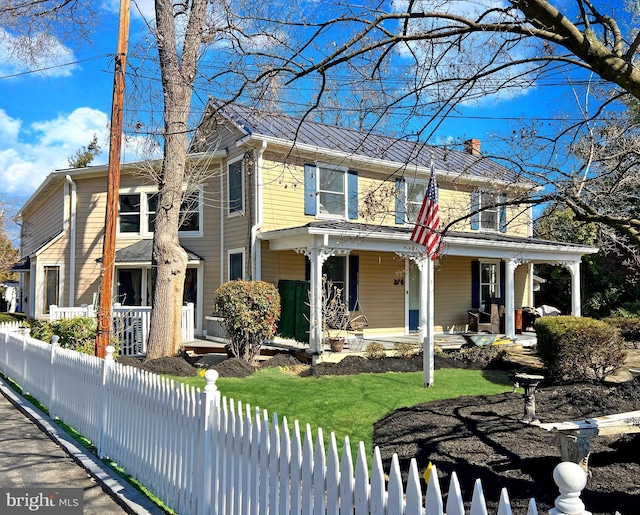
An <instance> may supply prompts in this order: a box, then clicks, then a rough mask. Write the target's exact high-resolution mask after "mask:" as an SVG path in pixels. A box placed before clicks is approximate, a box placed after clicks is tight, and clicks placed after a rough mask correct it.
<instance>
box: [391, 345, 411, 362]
mask: <svg viewBox="0 0 640 515" xmlns="http://www.w3.org/2000/svg"><path fill="white" fill-rule="evenodd" d="M393 350H394V351H395V353H396V356H398V357H399V358H402V359H411V358H412V357H413V356H415V354H416V346H415V345H414V344H413V343H408V342H396V343H394V344H393Z"/></svg>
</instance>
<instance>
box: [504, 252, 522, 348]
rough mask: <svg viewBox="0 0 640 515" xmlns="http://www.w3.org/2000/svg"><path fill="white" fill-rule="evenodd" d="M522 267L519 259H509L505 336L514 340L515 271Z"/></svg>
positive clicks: (506, 278) (506, 280) (505, 302)
mask: <svg viewBox="0 0 640 515" xmlns="http://www.w3.org/2000/svg"><path fill="white" fill-rule="evenodd" d="M518 265H520V260H518V259H507V263H506V266H505V278H504V279H505V285H504V293H505V296H506V298H505V299H504V309H505V312H504V334H505V336H506V337H507V338H511V339H512V340H513V339H514V338H515V336H516V320H515V301H514V289H515V281H514V276H515V271H516V268H517V267H518Z"/></svg>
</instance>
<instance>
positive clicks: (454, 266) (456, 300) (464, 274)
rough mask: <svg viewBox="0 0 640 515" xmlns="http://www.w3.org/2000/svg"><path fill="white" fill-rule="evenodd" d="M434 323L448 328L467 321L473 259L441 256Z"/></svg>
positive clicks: (436, 277)
mask: <svg viewBox="0 0 640 515" xmlns="http://www.w3.org/2000/svg"><path fill="white" fill-rule="evenodd" d="M434 288H435V291H434V299H435V311H434V325H437V326H442V328H443V330H446V329H447V328H448V327H450V326H452V325H464V324H466V323H467V310H469V309H471V259H469V258H467V257H459V256H444V257H442V258H440V266H439V267H437V268H436V270H435V274H434Z"/></svg>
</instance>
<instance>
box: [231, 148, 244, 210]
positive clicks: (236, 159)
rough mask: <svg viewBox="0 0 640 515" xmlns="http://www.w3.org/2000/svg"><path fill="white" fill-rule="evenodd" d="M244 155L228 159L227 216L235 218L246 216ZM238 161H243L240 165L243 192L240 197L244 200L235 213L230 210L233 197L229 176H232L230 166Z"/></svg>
mask: <svg viewBox="0 0 640 515" xmlns="http://www.w3.org/2000/svg"><path fill="white" fill-rule="evenodd" d="M243 159H244V156H238V157H234V158H233V159H229V161H227V188H226V195H227V209H226V211H227V218H235V217H236V216H244V213H245V203H246V202H245V201H246V198H245V190H244V189H245V181H244V161H243ZM238 161H242V163H241V167H240V183H241V192H240V198H241V200H242V207H241V209H240V210H239V211H234V212H233V213H232V212H231V211H229V210H230V209H231V197H230V196H229V187H230V181H229V176H230V172H229V168H230V167H231V165H233V164H235V163H237V162H238Z"/></svg>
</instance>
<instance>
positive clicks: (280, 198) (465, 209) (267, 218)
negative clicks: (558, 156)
mask: <svg viewBox="0 0 640 515" xmlns="http://www.w3.org/2000/svg"><path fill="white" fill-rule="evenodd" d="M279 157H280V156H279V155H277V154H274V153H269V152H266V153H265V156H264V163H263V182H264V197H263V200H264V223H263V227H262V230H263V231H269V230H274V229H281V228H286V227H296V226H300V225H304V224H307V223H309V222H311V221H314V220H316V219H318V217H316V216H308V215H305V214H304V164H305V163H307V164H310V163H311V164H312V163H314V162H315V161H314V160H313V159H307V160H305V159H302V158H298V159H292V158H290V157H289V158H288V160H287V163H286V164H283V163H282V162H281V161H278V158H279ZM357 171H358V198H359V202H358V215H359V217H358V219H357V220H353V221H355V222H361V223H372V224H381V225H387V226H394V225H396V224H395V181H394V178H393V177H391V178H390V177H389V175H388V173H386V174H381V173H378V172H374V171H370V170H362V169H357ZM439 188H440V192H439V205H440V215H441V219H442V224H441V227H442V228H444V227H446V226H447V225H448V224H449V223H450V222H452V221H454V220H456V219H460V221H459V222H457V223H455V224H454V225H453V226H452V227H450V228H449V230H452V231H467V232H468V231H471V227H470V225H471V222H470V219H469V217H468V215H469V213H470V210H471V191H472V188H471V187H470V186H466V185H459V184H454V183H450V182H447V181H444V180H442V181H440V183H439ZM529 222H530V209H529V208H519V207H517V206H514V207H512V206H508V207H507V232H506V234H509V235H513V236H528V235H529Z"/></svg>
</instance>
